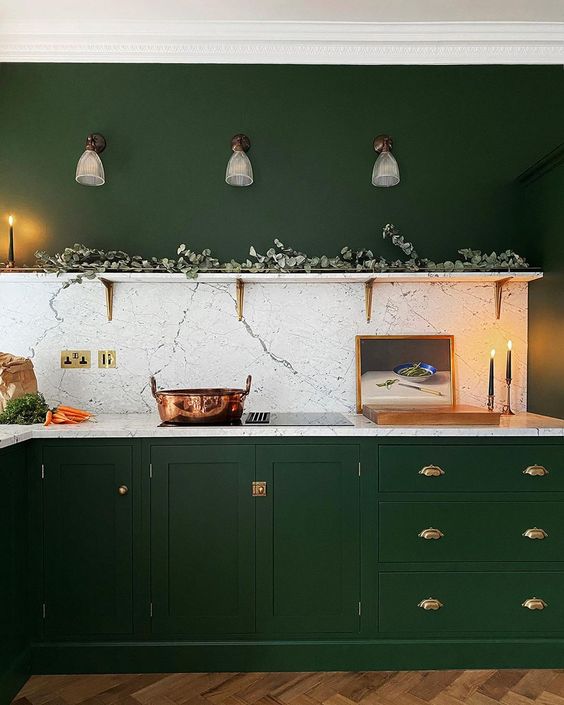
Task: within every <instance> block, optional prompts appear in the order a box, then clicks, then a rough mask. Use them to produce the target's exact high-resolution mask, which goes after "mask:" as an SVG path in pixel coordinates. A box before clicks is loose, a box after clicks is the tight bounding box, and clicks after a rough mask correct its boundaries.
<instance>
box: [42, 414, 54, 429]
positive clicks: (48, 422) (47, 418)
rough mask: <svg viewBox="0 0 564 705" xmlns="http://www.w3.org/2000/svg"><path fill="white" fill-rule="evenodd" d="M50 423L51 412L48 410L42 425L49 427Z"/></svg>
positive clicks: (51, 418) (51, 419)
mask: <svg viewBox="0 0 564 705" xmlns="http://www.w3.org/2000/svg"><path fill="white" fill-rule="evenodd" d="M52 423H53V412H52V411H51V410H49V411H48V412H47V416H46V417H45V423H44V424H43V425H44V426H49V425H50V424H52Z"/></svg>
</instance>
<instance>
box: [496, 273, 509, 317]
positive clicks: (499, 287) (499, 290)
mask: <svg viewBox="0 0 564 705" xmlns="http://www.w3.org/2000/svg"><path fill="white" fill-rule="evenodd" d="M510 280H511V277H506V278H505V279H499V280H498V281H496V283H495V317H496V320H498V321H499V319H500V318H501V303H502V300H503V289H504V287H505V285H506V284H507V282H508V281H510Z"/></svg>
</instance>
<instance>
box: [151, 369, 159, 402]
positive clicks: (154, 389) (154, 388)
mask: <svg viewBox="0 0 564 705" xmlns="http://www.w3.org/2000/svg"><path fill="white" fill-rule="evenodd" d="M150 382H151V393H152V395H153V396H154V397H155V399H157V400H158V397H157V380H156V379H155V378H154V376H153V375H151V377H150Z"/></svg>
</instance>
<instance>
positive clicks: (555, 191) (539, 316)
mask: <svg viewBox="0 0 564 705" xmlns="http://www.w3.org/2000/svg"><path fill="white" fill-rule="evenodd" d="M522 195H523V198H522V202H521V203H522V208H523V220H524V222H526V223H527V224H528V227H527V229H526V237H527V238H528V239H529V246H530V247H531V251H532V253H533V256H534V257H535V258H536V259H537V260H538V261H539V263H540V264H541V265H542V267H543V268H544V271H545V275H544V279H543V280H542V281H540V282H538V283H536V284H534V285H532V286H531V287H530V289H529V365H528V376H529V409H530V410H531V411H536V412H538V413H543V414H550V415H552V416H558V417H562V418H564V375H563V374H561V373H560V372H559V371H558V368H559V366H560V365H561V364H562V356H563V353H564V158H563V160H562V161H561V162H560V164H559V165H558V166H557V167H556V168H554V169H552V170H551V171H549V172H548V173H547V174H545V175H544V176H542V177H541V178H539V179H536V180H535V181H533V182H532V183H530V184H527V185H525V186H523V187H522Z"/></svg>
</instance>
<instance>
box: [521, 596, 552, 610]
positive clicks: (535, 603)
mask: <svg viewBox="0 0 564 705" xmlns="http://www.w3.org/2000/svg"><path fill="white" fill-rule="evenodd" d="M521 607H526V608H527V609H528V610H543V609H544V608H545V607H548V605H547V603H546V602H545V601H544V600H541V599H540V597H530V598H529V599H528V600H525V602H523V604H522V605H521Z"/></svg>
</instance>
